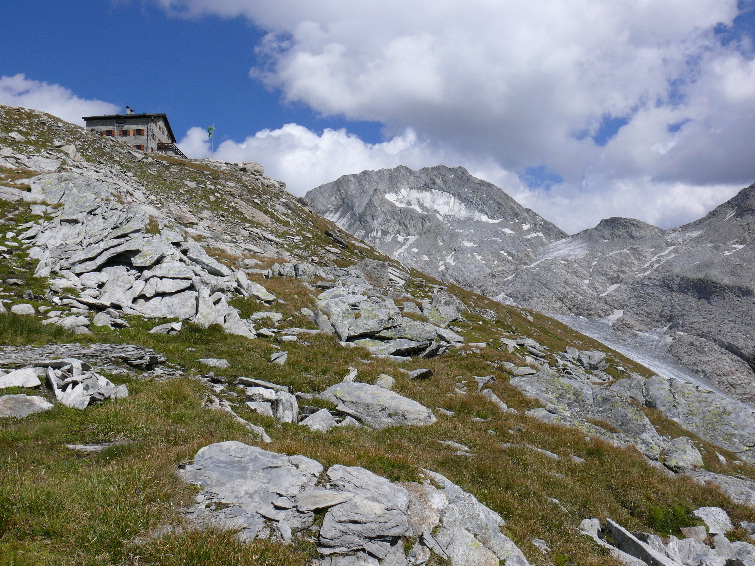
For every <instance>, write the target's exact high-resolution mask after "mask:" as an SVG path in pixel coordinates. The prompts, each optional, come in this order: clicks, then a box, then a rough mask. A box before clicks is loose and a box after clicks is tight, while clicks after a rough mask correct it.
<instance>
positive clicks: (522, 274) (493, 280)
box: [305, 166, 755, 402]
mask: <svg viewBox="0 0 755 566" xmlns="http://www.w3.org/2000/svg"><path fill="white" fill-rule="evenodd" d="M395 171H397V173H396V178H397V180H398V182H399V185H397V184H396V183H397V181H396V180H394V181H393V184H392V185H391V190H393V191H394V192H395V191H396V190H400V189H401V188H405V189H406V190H412V189H410V188H413V190H423V191H425V194H426V195H431V194H432V193H431V192H432V191H433V190H436V191H437V190H438V189H437V187H445V185H444V184H443V183H444V181H442V180H441V179H442V177H443V176H444V175H448V174H449V172H451V171H454V170H453V169H451V168H448V167H445V166H437V167H434V168H426V169H423V170H420V171H419V172H411V170H407V169H406V168H401V169H398V170H395ZM428 172H431V173H432V175H434V177H433V180H434V181H435V185H433V184H431V183H430V182H429V178H430V177H431V175H429V174H428ZM360 175H361V174H360ZM382 176H383V177H384V178H385V177H390V174H389V173H383V174H382ZM358 178H359V176H344V177H342V178H341V179H339V180H338V181H336V183H337V184H338V187H339V188H338V195H339V198H340V201H339V200H338V199H334V198H331V197H332V195H331V197H325V194H326V193H328V192H329V191H333V187H334V186H335V185H333V184H326V185H322V186H320V187H318V188H316V189H313V191H310V193H308V194H307V196H306V197H305V198H306V199H307V200H308V201H309V202H310V204H311V205H312V206H313V208H314V209H315V210H316V211H318V212H320V213H323V214H324V215H325V216H328V217H329V218H330V219H331V220H334V221H335V222H336V223H337V224H338V225H339V226H341V227H342V228H344V229H345V230H347V231H349V232H351V233H352V234H354V235H356V236H357V237H362V238H364V239H365V241H368V242H370V243H371V244H372V245H374V246H376V247H377V248H378V249H380V250H381V251H383V252H384V253H386V254H388V255H390V256H392V257H394V258H397V259H400V260H401V261H403V262H404V263H406V264H407V265H410V266H412V267H417V268H420V269H424V270H425V271H427V272H429V273H431V274H432V275H434V276H436V277H438V278H440V279H442V280H444V281H452V282H455V283H458V284H460V285H462V286H466V287H469V288H471V289H473V290H475V291H478V292H481V293H483V294H485V295H487V296H490V297H495V298H497V299H498V300H500V301H502V302H511V303H514V304H518V305H521V306H524V307H527V308H531V309H534V310H537V311H540V312H544V313H548V314H556V315H566V316H578V317H580V316H581V317H587V318H589V319H592V320H595V321H604V322H606V323H607V324H609V325H611V326H612V327H613V328H614V329H615V330H618V331H619V332H621V333H623V334H624V335H625V336H626V337H627V339H629V340H631V339H632V336H633V335H635V334H636V333H638V332H645V331H650V330H656V329H665V330H664V331H663V333H664V335H665V338H664V340H668V342H669V344H668V351H669V352H670V353H671V354H672V355H673V356H675V357H676V358H677V359H679V361H680V362H681V363H682V365H685V366H686V367H687V368H689V369H690V370H691V371H694V372H695V373H697V374H698V375H700V376H701V377H703V378H704V379H707V380H709V381H710V382H712V383H715V384H716V385H717V386H718V387H721V389H722V390H724V391H726V392H727V393H729V394H732V395H734V396H736V397H738V398H740V399H745V400H747V401H749V402H755V373H754V372H755V363H754V361H755V348H754V347H753V343H755V335H753V331H752V330H751V325H750V324H749V322H748V320H751V319H752V318H753V317H755V300H754V299H753V296H754V294H755V287H754V286H753V283H752V281H753V280H754V279H755V273H753V269H752V267H751V266H753V265H755V255H753V249H752V246H751V245H750V243H751V239H752V234H753V232H755V227H754V226H753V220H754V218H755V215H754V214H753V212H754V211H755V184H754V185H751V186H749V187H746V188H744V189H742V190H741V191H740V192H739V193H738V194H737V195H735V196H734V197H733V198H731V199H729V200H728V201H726V202H724V203H722V204H721V205H719V206H718V207H716V208H715V209H714V210H712V211H711V212H709V213H708V214H706V215H705V216H704V217H702V218H700V219H698V220H695V221H693V222H690V223H688V224H685V225H683V226H679V227H677V228H673V229H669V230H663V229H661V228H658V227H655V226H652V225H651V224H647V223H645V222H642V221H640V220H636V219H628V218H620V217H614V218H609V219H604V220H601V221H600V222H599V223H598V225H597V226H595V227H593V228H588V229H586V230H583V231H581V232H579V233H577V234H574V235H571V236H568V235H566V234H565V233H563V232H562V231H560V230H559V229H558V228H557V227H555V226H553V225H551V224H550V223H547V224H546V222H547V221H544V220H543V223H542V224H541V225H540V226H546V227H550V226H553V229H551V230H549V231H548V230H546V234H547V236H542V232H540V235H541V236H542V237H533V234H537V232H534V231H532V232H526V233H524V232H525V231H523V230H521V226H522V225H525V223H523V222H522V223H521V224H520V229H519V230H518V231H517V232H514V231H511V230H510V229H509V231H511V232H512V233H510V234H507V238H505V239H504V238H501V237H500V229H499V230H496V229H495V228H493V229H492V230H487V231H485V230H479V229H474V228H475V223H474V222H468V221H465V220H464V219H463V218H460V219H458V220H457V221H455V222H453V223H451V222H443V221H442V219H441V220H440V221H439V220H438V219H437V218H431V216H432V215H431V211H429V210H422V209H421V208H419V207H417V209H416V210H415V215H424V216H425V219H424V222H425V223H426V224H427V226H428V227H429V228H428V229H429V230H432V234H433V236H434V238H435V239H434V241H433V240H430V239H429V238H423V237H422V236H421V235H418V234H417V230H416V229H415V230H414V231H412V229H413V227H412V226H407V225H405V224H400V223H399V224H394V223H392V219H391V217H390V216H391V214H392V213H393V214H395V208H394V209H392V208H391V207H390V206H387V205H386V204H385V203H384V202H378V203H373V206H374V207H375V208H376V209H379V210H380V215H381V217H380V226H381V227H385V226H387V227H390V228H392V229H393V230H394V231H395V233H396V234H397V236H396V237H397V238H399V239H400V240H401V241H402V242H404V241H407V240H410V246H411V249H412V250H413V253H407V249H406V248H398V247H396V246H392V245H390V243H389V241H387V238H386V237H385V236H384V235H383V232H380V231H378V232H376V231H375V230H380V229H381V228H379V227H378V225H377V224H375V223H370V221H371V220H372V217H371V213H370V212H369V210H368V209H369V207H368V206H367V205H369V203H370V202H373V201H372V200H370V201H369V202H367V203H365V207H363V208H362V210H361V213H360V214H361V218H362V219H363V222H362V223H361V224H360V225H359V228H358V229H355V225H354V224H353V223H351V222H348V221H345V220H344V219H345V218H347V217H348V214H349V204H348V203H349V202H351V201H352V200H353V199H354V198H355V197H353V196H350V195H351V194H352V193H358V192H359V190H361V189H360V188H361V184H360V182H359V181H357V180H356V179H358ZM464 180H465V181H466V180H468V179H466V178H464ZM469 182H470V183H474V186H475V189H476V191H485V194H487V195H489V196H490V198H491V199H501V196H500V195H501V194H505V193H504V192H503V191H502V190H501V189H499V188H498V187H495V186H494V185H492V184H489V183H484V182H479V180H477V181H469ZM400 183H403V185H401V184H400ZM448 185H449V186H450V180H449V181H448ZM455 190H456V192H457V193H463V189H460V188H458V187H457V188H456V189H455ZM377 193H378V189H377V188H373V193H372V194H377ZM383 193H388V189H384V190H383ZM345 194H348V195H349V196H347V197H344V196H343V195H345ZM476 194H477V195H478V199H477V200H476V201H475V203H476V204H478V205H479V203H480V201H481V200H484V199H483V197H482V193H481V192H477V193H476ZM428 198H429V196H428ZM508 198H510V197H508ZM328 199H329V200H328ZM384 200H385V199H384ZM417 200H418V199H417ZM512 200H513V199H512ZM328 202H329V204H327V203H328ZM506 202H507V203H508V202H509V201H508V200H507V201H506ZM334 207H338V209H339V213H338V214H335V215H334V214H330V212H331V211H332V210H334ZM478 210H479V211H480V212H485V210H486V209H485V208H484V206H481V208H479V209H478ZM523 210H524V209H523V208H522V207H518V205H516V206H513V205H510V204H509V208H508V212H509V214H511V215H512V217H513V218H515V219H518V220H520V221H521V218H522V217H521V214H523V212H522V211H523ZM329 214H330V216H329ZM538 218H539V217H538ZM418 222H419V221H418ZM430 227H431V228H430ZM402 230H403V231H402ZM452 233H462V234H464V237H463V238H458V237H454V236H453V234H452ZM559 236H560V237H559ZM475 238H477V239H475ZM485 238H487V239H486V240H485V241H484V243H483V239H485ZM451 242H453V243H456V248H454V246H453V245H450V247H449V244H450V243H451ZM494 242H495V243H494ZM459 244H461V245H459ZM463 246H469V248H470V250H473V251H472V252H471V253H452V254H450V255H447V256H446V254H447V253H448V250H449V249H451V250H452V251H453V250H455V249H458V248H459V247H463ZM479 246H484V247H485V248H486V253H485V254H482V255H481V254H479V253H476V248H477V247H479ZM434 255H435V256H446V261H445V264H444V262H442V261H441V262H440V263H439V264H433V263H432V261H429V259H425V258H431V257H433V256H434ZM502 256H505V257H506V260H507V261H505V262H504V261H501V257H502ZM449 258H450V259H451V260H452V261H453V262H454V265H453V266H448V265H447V264H448V263H449V262H448V259H449Z"/></svg>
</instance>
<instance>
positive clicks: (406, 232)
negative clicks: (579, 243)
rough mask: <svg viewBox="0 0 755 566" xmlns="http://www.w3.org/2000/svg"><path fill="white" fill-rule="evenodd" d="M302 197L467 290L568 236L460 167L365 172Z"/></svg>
mask: <svg viewBox="0 0 755 566" xmlns="http://www.w3.org/2000/svg"><path fill="white" fill-rule="evenodd" d="M305 198H306V199H307V201H308V202H309V203H310V205H311V206H312V208H313V209H314V210H315V211H316V212H318V213H320V214H322V215H323V216H325V217H326V218H328V219H329V220H332V221H333V222H335V223H336V224H337V225H338V226H340V227H341V228H343V229H344V230H346V231H348V232H350V233H351V234H354V235H355V236H357V237H358V238H362V239H364V240H365V241H367V242H369V243H370V244H372V245H373V246H375V247H376V248H377V249H379V250H380V251H382V252H384V253H386V254H388V255H391V256H392V257H394V258H396V259H398V260H400V261H402V262H404V263H405V264H407V265H411V266H414V267H417V268H419V269H422V270H423V271H425V272H426V273H429V274H431V275H434V276H436V277H440V278H442V279H445V280H446V281H452V282H455V283H459V284H462V285H465V286H472V285H473V282H474V281H475V280H477V279H479V278H480V277H482V276H484V275H485V274H487V273H491V272H493V271H495V272H499V273H500V272H504V273H509V272H511V269H512V268H513V266H516V265H524V264H528V263H529V262H530V261H532V259H533V258H534V251H535V250H536V249H538V248H540V247H542V246H544V245H546V244H548V243H550V242H553V241H556V240H559V239H561V238H563V237H565V236H566V234H565V233H564V232H563V231H562V230H560V229H559V228H558V227H556V226H555V225H553V224H551V223H550V222H548V221H547V220H545V219H544V218H542V217H541V216H539V215H538V214H536V213H535V212H533V211H532V210H529V209H527V208H524V207H523V206H521V205H520V204H519V203H517V202H516V201H515V200H514V199H513V198H511V197H510V196H509V195H507V194H506V193H505V192H504V191H502V190H501V189H500V188H498V187H496V186H495V185H493V184H492V183H488V182H487V181H483V180H481V179H478V178H476V177H474V176H472V175H470V174H469V172H468V171H467V170H466V169H464V168H463V167H446V166H444V165H437V166H434V167H426V168H424V169H420V170H418V171H413V170H411V169H409V168H407V167H403V166H401V167H396V168H393V169H382V170H379V171H364V172H362V173H359V174H357V175H346V176H344V177H341V178H340V179H338V180H337V181H334V182H332V183H327V184H325V185H322V186H320V187H317V188H315V189H313V190H311V191H310V192H309V193H307V195H306V197H305ZM438 250H443V253H442V254H439V253H438ZM462 265H463V267H461V266H462Z"/></svg>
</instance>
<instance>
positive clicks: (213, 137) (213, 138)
mask: <svg viewBox="0 0 755 566" xmlns="http://www.w3.org/2000/svg"><path fill="white" fill-rule="evenodd" d="M210 128H211V129H210V148H211V152H212V159H215V122H213V123H212V126H210Z"/></svg>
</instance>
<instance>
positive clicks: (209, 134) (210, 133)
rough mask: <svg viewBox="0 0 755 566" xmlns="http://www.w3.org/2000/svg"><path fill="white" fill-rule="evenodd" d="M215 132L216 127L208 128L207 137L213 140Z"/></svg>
mask: <svg viewBox="0 0 755 566" xmlns="http://www.w3.org/2000/svg"><path fill="white" fill-rule="evenodd" d="M214 131H215V126H210V127H209V128H207V137H208V138H211V137H212V134H213V132H214Z"/></svg>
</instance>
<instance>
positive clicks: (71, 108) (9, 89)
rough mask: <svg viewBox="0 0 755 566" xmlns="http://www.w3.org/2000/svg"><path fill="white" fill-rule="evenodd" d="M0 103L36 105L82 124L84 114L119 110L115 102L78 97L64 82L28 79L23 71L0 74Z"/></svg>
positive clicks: (37, 107) (29, 106) (35, 107)
mask: <svg viewBox="0 0 755 566" xmlns="http://www.w3.org/2000/svg"><path fill="white" fill-rule="evenodd" d="M0 104H5V105H7V106H23V107H24V108H34V109H36V110H41V111H43V112H48V113H50V114H53V115H55V116H58V117H59V118H62V119H63V120H66V121H67V122H71V123H73V124H79V125H82V126H83V125H84V121H83V120H82V119H81V117H82V116H95V115H98V114H114V113H116V112H118V111H119V110H120V109H119V107H118V106H116V105H114V104H110V103H108V102H103V101H101V100H87V99H83V98H79V97H78V96H76V95H75V94H74V93H73V92H71V91H70V90H69V89H67V88H65V87H63V86H60V85H56V84H49V83H45V82H41V81H35V80H32V79H27V78H26V76H25V75H23V74H18V75H13V76H3V77H0Z"/></svg>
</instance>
